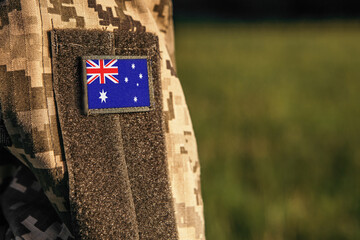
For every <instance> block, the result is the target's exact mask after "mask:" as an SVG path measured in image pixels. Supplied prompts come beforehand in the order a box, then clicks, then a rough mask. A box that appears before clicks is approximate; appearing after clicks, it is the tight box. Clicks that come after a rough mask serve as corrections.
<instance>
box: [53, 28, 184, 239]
mask: <svg viewBox="0 0 360 240" xmlns="http://www.w3.org/2000/svg"><path fill="white" fill-rule="evenodd" d="M158 49H159V47H158V39H157V37H156V36H154V35H152V34H150V33H141V34H140V33H136V34H135V33H129V32H117V33H116V34H115V35H114V34H113V33H111V32H106V31H98V30H54V31H52V58H53V74H54V76H53V77H54V84H53V85H54V92H55V101H56V106H57V111H58V116H59V122H60V129H61V134H62V140H63V149H64V156H65V160H66V164H67V167H68V172H69V188H70V205H71V210H72V217H73V221H74V223H76V225H75V226H74V231H75V232H74V234H75V236H76V237H77V238H79V239H126V240H132V239H157V240H161V239H164V240H168V239H178V234H177V230H176V222H175V218H174V208H173V203H172V199H171V194H170V185H169V176H168V165H167V159H166V151H165V149H166V147H165V130H164V129H165V128H164V114H163V111H162V97H161V84H160V67H159V65H160V59H159V50H158ZM86 55H117V56H148V59H149V61H150V62H151V68H152V71H151V72H152V74H153V76H152V77H153V86H154V101H155V103H154V106H155V107H154V109H152V110H151V111H148V112H136V113H111V114H100V115H89V116H86V115H84V114H83V111H82V97H83V96H82V86H81V84H82V80H81V79H82V76H81V72H82V69H81V57H82V56H86Z"/></svg>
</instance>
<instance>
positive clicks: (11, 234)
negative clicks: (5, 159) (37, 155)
mask: <svg viewBox="0 0 360 240" xmlns="http://www.w3.org/2000/svg"><path fill="white" fill-rule="evenodd" d="M4 196H5V197H3V198H2V200H1V205H2V209H3V214H4V217H5V218H6V220H7V222H8V223H9V225H10V227H9V228H8V230H7V232H6V234H5V239H6V240H7V239H9V240H10V239H16V240H32V239H44V240H45V239H47V240H58V239H61V240H70V239H74V237H73V236H72V234H71V233H70V231H69V229H68V228H67V227H66V225H65V224H64V223H62V221H61V220H60V218H59V217H58V216H57V214H56V213H55V211H54V209H53V207H52V206H51V204H50V203H49V201H48V199H47V198H46V197H45V194H44V193H43V190H42V189H41V186H40V183H39V182H38V181H37V180H36V179H35V178H34V175H33V174H32V172H31V171H30V169H28V168H26V167H24V166H20V167H19V168H18V169H17V170H16V172H15V173H14V176H13V179H12V181H11V183H10V184H9V185H8V187H7V189H6V190H5V193H4ZM34 203H36V204H34ZM44 212H45V213H46V214H44Z"/></svg>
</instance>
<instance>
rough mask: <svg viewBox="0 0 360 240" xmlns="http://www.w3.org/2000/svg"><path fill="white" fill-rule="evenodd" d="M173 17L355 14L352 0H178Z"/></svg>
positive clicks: (358, 8)
mask: <svg viewBox="0 0 360 240" xmlns="http://www.w3.org/2000/svg"><path fill="white" fill-rule="evenodd" d="M173 2H174V6H175V8H174V9H175V17H178V18H184V17H196V16H198V17H204V16H205V17H221V18H232V19H233V18H239V19H243V20H256V19H260V20H262V19H280V20H281V19H304V18H306V19H309V18H310V19H325V18H359V17H360V1H356V0H217V1H215V0H196V1H194V0H181V1H173Z"/></svg>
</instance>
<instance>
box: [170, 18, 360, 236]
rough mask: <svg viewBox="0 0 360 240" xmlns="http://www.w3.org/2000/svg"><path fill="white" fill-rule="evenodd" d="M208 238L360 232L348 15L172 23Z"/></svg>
mask: <svg viewBox="0 0 360 240" xmlns="http://www.w3.org/2000/svg"><path fill="white" fill-rule="evenodd" d="M176 50H177V67H178V74H179V76H180V80H181V81H182V84H183V88H184V91H185V95H186V97H187V102H188V105H189V108H190V113H191V116H192V120H193V124H194V129H195V133H196V136H197V140H198V147H199V155H200V160H201V164H202V190H203V198H204V203H205V218H206V234H207V239H208V240H222V239H226V240H228V239H230V240H238V239H264V240H272V239H284V240H285V239H286V240H287V239H314V240H318V239H334V240H335V239H336V240H337V239H339V240H341V239H360V188H359V187H360V184H359V183H360V106H359V104H360V28H359V25H357V24H356V23H345V24H339V23H333V24H331V23H323V24H312V23H305V24H248V25H246V24H235V23H233V24H216V23H211V24H210V23H209V24H205V23H196V24H190V23H183V24H181V23H177V25H176Z"/></svg>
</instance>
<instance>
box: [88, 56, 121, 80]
mask: <svg viewBox="0 0 360 240" xmlns="http://www.w3.org/2000/svg"><path fill="white" fill-rule="evenodd" d="M116 62H117V59H108V60H106V59H98V60H90V59H89V60H86V65H87V67H86V74H87V84H91V83H93V82H94V81H95V80H97V79H99V81H100V84H105V82H106V79H109V80H110V81H112V82H113V83H119V79H117V77H116V75H118V74H119V70H118V68H117V67H116V66H115V67H114V64H115V63H116Z"/></svg>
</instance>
